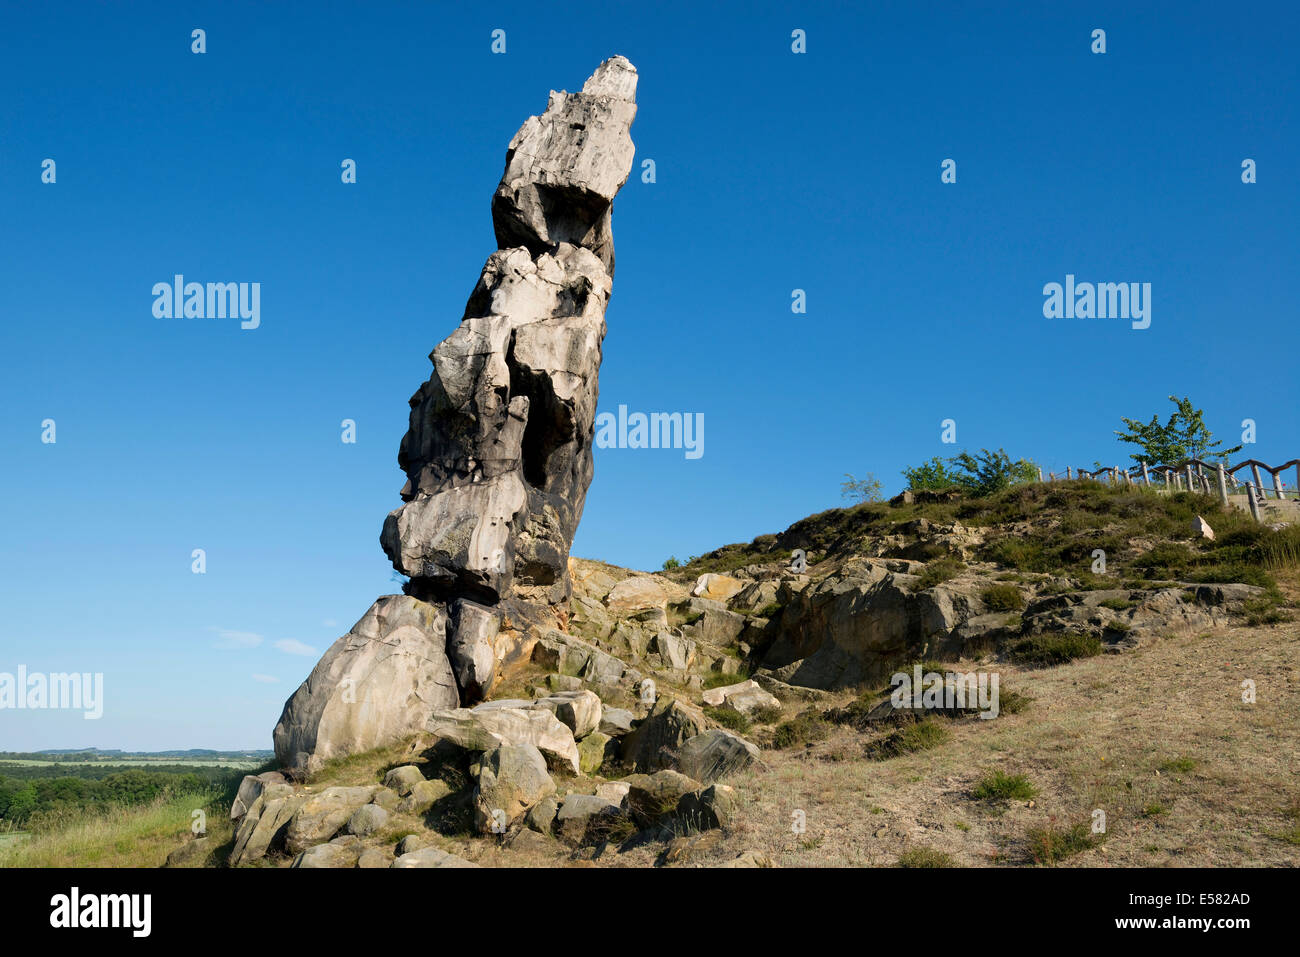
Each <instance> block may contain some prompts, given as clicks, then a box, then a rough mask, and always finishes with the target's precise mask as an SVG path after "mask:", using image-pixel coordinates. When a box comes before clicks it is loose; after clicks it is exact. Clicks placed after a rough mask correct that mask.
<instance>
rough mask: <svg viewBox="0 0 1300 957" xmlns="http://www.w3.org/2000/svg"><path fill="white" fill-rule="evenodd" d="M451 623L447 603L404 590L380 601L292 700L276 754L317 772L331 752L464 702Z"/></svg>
mask: <svg viewBox="0 0 1300 957" xmlns="http://www.w3.org/2000/svg"><path fill="white" fill-rule="evenodd" d="M446 628H447V615H446V612H445V610H444V609H443V608H442V606H440V605H430V604H426V603H425V602H422V601H417V600H416V599H414V598H409V597H406V596H404V595H390V596H387V597H385V598H381V599H379V601H377V602H375V604H374V605H372V606H371V608H370V610H369V611H368V612H366V614H365V617H363V618H362V619H361V620H360V621H359V622H357V623H356V624H355V625H354V626H353V627H352V630H351V631H350V632H348V633H347V634H346V635H344V636H343V637H342V638H340V639H339V640H338V641H336V642H334V644H333V645H331V646H330V648H329V650H328V651H326V652H325V655H324V656H323V657H322V658H321V660H320V661H319V662H317V664H316V667H315V668H313V669H312V672H311V674H310V675H309V676H308V678H307V680H306V681H305V682H303V684H302V686H301V687H299V688H298V690H297V691H296V692H294V694H293V696H292V697H290V698H289V700H288V702H286V704H285V706H284V712H283V713H282V714H281V715H280V721H279V723H278V724H277V725H276V726H275V734H274V741H275V755H276V758H278V759H279V761H280V763H281V764H282V765H283V766H284V767H286V768H292V769H295V770H299V771H306V772H314V771H316V770H319V768H320V767H321V766H322V764H323V763H324V762H325V761H326V760H328V759H330V758H334V757H339V756H341V755H345V754H355V753H357V752H361V751H369V750H371V749H373V748H378V747H381V746H383V745H387V744H391V743H393V742H395V741H398V740H401V739H403V738H405V737H409V736H411V735H414V734H417V733H419V732H420V731H422V730H423V729H424V721H425V719H426V718H427V717H428V715H429V713H430V712H431V711H437V710H441V709H445V708H454V707H456V706H457V705H459V704H460V694H459V692H458V691H457V688H456V679H455V677H454V676H453V674H452V670H451V664H450V662H449V661H448V660H447V651H446V646H447V633H446Z"/></svg>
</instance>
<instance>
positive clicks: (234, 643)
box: [208, 628, 264, 648]
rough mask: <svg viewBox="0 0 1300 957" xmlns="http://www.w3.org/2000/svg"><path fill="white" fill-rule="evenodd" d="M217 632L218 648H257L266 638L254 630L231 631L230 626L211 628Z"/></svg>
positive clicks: (210, 629)
mask: <svg viewBox="0 0 1300 957" xmlns="http://www.w3.org/2000/svg"><path fill="white" fill-rule="evenodd" d="M208 630H209V631H215V632H216V633H217V643H216V646H215V647H217V648H256V647H257V646H258V645H260V644H261V643H262V641H263V640H264V639H263V638H262V636H261V635H259V634H257V633H256V632H252V631H231V630H230V629H229V628H209V629H208Z"/></svg>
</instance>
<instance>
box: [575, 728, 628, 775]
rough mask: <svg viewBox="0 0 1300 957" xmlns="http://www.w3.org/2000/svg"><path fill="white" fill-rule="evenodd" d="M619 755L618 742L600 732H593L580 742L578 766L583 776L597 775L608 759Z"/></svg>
mask: <svg viewBox="0 0 1300 957" xmlns="http://www.w3.org/2000/svg"><path fill="white" fill-rule="evenodd" d="M611 751H612V752H613V754H614V755H617V753H618V742H617V741H616V740H615V739H614V738H611V737H610V736H609V735H607V734H604V733H602V732H600V731H593V732H591V734H589V735H587V736H586V737H585V738H583V739H582V740H581V741H579V742H578V766H579V768H580V770H581V771H582V773H583V774H595V773H596V772H597V771H599V770H600V767H601V765H602V764H604V763H605V761H606V759H608V758H610V757H611Z"/></svg>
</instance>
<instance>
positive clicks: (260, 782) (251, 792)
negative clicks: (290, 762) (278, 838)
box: [230, 771, 289, 821]
mask: <svg viewBox="0 0 1300 957" xmlns="http://www.w3.org/2000/svg"><path fill="white" fill-rule="evenodd" d="M288 783H289V782H288V781H287V780H285V777H284V775H283V774H281V773H280V772H279V771H267V772H265V773H263V774H257V775H253V774H247V775H245V776H244V779H243V780H242V781H240V782H239V791H238V793H236V794H235V801H234V803H233V804H232V805H231V806H230V819H231V820H232V821H237V820H239V819H240V818H241V817H243V816H244V815H245V814H246V813H248V809H249V808H250V807H251V806H252V804H253V802H254V801H256V800H257V796H258V795H259V794H261V793H262V789H263V788H264V787H266V785H268V784H288Z"/></svg>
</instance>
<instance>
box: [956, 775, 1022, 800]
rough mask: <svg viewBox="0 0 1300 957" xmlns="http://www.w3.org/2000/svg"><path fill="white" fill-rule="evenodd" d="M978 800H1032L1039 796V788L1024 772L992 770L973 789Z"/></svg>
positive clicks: (973, 794) (972, 791)
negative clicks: (1006, 772) (1010, 772)
mask: <svg viewBox="0 0 1300 957" xmlns="http://www.w3.org/2000/svg"><path fill="white" fill-rule="evenodd" d="M971 797H973V798H974V799H975V800H977V801H1030V800H1033V799H1034V798H1036V797H1038V788H1036V787H1034V785H1033V783H1032V782H1031V781H1030V780H1029V778H1027V777H1025V776H1024V775H1023V774H1005V773H1003V772H1002V771H990V772H989V773H988V774H986V775H984V777H982V778H980V780H979V782H978V783H977V784H976V785H975V787H974V788H972V789H971Z"/></svg>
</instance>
